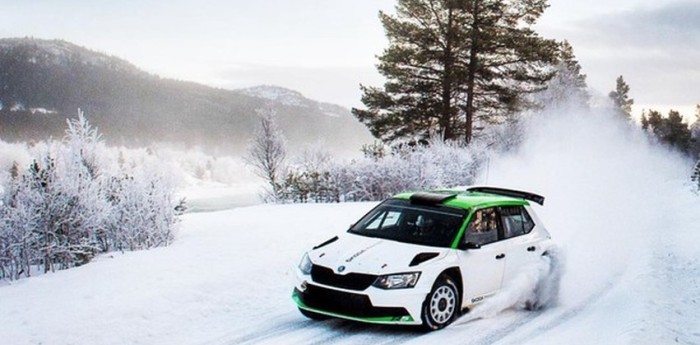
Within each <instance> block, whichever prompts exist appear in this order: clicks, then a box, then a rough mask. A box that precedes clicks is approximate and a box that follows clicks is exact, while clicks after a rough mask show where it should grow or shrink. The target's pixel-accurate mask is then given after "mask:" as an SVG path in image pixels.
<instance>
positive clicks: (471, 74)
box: [464, 0, 479, 144]
mask: <svg viewBox="0 0 700 345" xmlns="http://www.w3.org/2000/svg"><path fill="white" fill-rule="evenodd" d="M472 11H473V12H472V16H473V17H474V19H473V20H472V25H471V26H472V28H471V30H472V32H471V41H472V42H471V43H472V44H471V48H470V49H469V68H468V71H467V73H468V74H467V105H466V109H465V116H466V119H465V129H464V142H465V144H469V143H471V141H472V127H473V122H474V121H473V119H474V84H475V78H476V69H477V67H478V64H477V52H478V49H479V48H478V43H479V29H478V28H479V0H474V3H473V5H472Z"/></svg>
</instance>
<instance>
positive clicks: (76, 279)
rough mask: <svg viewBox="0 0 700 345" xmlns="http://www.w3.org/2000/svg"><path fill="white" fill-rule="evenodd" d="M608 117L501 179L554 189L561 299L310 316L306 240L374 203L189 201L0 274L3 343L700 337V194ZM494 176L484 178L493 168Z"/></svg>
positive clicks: (540, 134)
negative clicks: (27, 270) (39, 265)
mask: <svg viewBox="0 0 700 345" xmlns="http://www.w3.org/2000/svg"><path fill="white" fill-rule="evenodd" d="M603 122H604V121H584V120H582V119H572V118H569V119H554V120H551V121H549V122H548V125H547V126H541V127H540V128H538V129H537V130H536V131H535V132H534V134H533V135H532V136H531V138H530V139H528V141H527V142H526V143H525V145H524V147H523V149H522V151H520V152H517V153H516V154H513V155H512V156H507V157H501V158H499V159H494V160H492V162H491V167H490V176H489V177H488V182H489V183H490V184H494V185H501V186H507V187H512V188H519V189H525V190H532V191H535V192H538V193H541V194H543V195H545V196H546V197H547V200H546V202H545V206H544V207H539V208H538V210H537V212H538V214H539V215H540V217H541V218H542V219H543V221H544V222H545V224H546V225H547V227H548V228H549V230H550V232H551V234H552V236H553V238H554V239H555V240H556V241H557V242H558V243H559V244H560V245H561V247H562V250H563V252H564V253H565V258H566V269H565V272H564V275H563V278H562V286H561V287H562V289H561V296H560V302H559V305H558V306H556V307H553V308H549V309H546V310H542V311H539V312H528V311H524V310H521V309H519V308H508V307H510V305H509V303H508V301H509V298H507V297H508V294H509V293H516V292H517V290H518V289H519V288H523V287H518V286H513V287H509V289H506V291H504V292H503V293H502V294H501V295H500V297H498V296H497V297H494V298H492V299H491V300H487V302H485V303H484V304H483V305H482V306H481V307H480V308H475V309H474V310H473V311H472V312H471V313H469V314H467V315H465V316H463V317H462V318H461V319H460V320H458V321H457V322H456V324H453V325H451V326H449V327H448V328H446V329H444V330H442V331H439V332H434V333H429V334H424V333H420V332H417V331H416V330H415V329H411V328H397V327H385V326H372V325H364V324H358V323H353V322H347V321H339V320H332V321H327V322H312V321H310V320H307V319H305V318H304V317H303V316H301V315H300V314H299V313H298V312H297V310H296V307H295V305H294V303H293V302H292V300H291V298H290V294H291V290H292V282H291V275H290V270H291V269H292V267H294V266H295V265H296V264H297V263H298V260H299V259H300V257H301V255H302V253H303V252H304V251H305V250H306V249H308V248H310V247H311V246H313V245H315V244H318V243H320V242H322V241H324V240H326V239H328V238H330V237H332V236H333V235H335V234H337V233H338V232H340V231H344V230H345V229H346V228H347V227H348V225H349V224H351V223H353V222H354V221H355V220H356V219H357V218H358V217H360V216H361V215H362V214H364V213H365V212H366V211H368V210H369V209H370V208H371V207H372V206H373V205H374V204H373V203H351V204H330V205H279V206H270V205H261V206H253V207H242V208H237V209H234V210H227V211H221V212H203V213H192V214H187V215H185V216H184V217H183V222H182V224H181V230H180V232H179V234H178V236H177V241H176V242H175V243H174V244H173V245H171V246H169V247H167V248H158V249H154V250H148V251H142V252H133V253H125V254H121V253H114V254H111V255H106V256H102V257H100V258H98V259H96V260H95V261H94V262H92V263H90V264H88V265H85V266H82V267H78V268H75V269H71V270H67V271H61V272H57V273H53V274H48V275H44V276H38V277H33V278H30V279H23V280H20V281H17V282H13V283H11V284H9V285H8V284H4V285H2V286H0V344H12V345H23V344H43V345H52V344H76V345H83V344H85V345H88V344H89V345H102V344H106V345H107V344H114V345H117V344H119V345H123V344H163V345H165V344H168V345H171V344H193V345H196V344H201V345H214V344H216V345H219V344H280V343H283V344H394V343H396V344H425V343H430V342H431V341H440V343H442V344H635V345H636V344H650V345H651V344H700V312H698V310H699V309H700V308H699V307H700V231H699V230H698V229H700V197H698V196H697V195H695V194H693V193H691V192H690V191H689V190H690V187H689V186H688V185H684V184H683V181H685V180H687V167H686V166H685V165H684V162H682V161H681V160H680V159H678V158H676V156H675V155H673V154H671V153H669V152H664V151H659V150H656V149H653V148H651V147H648V146H645V144H644V143H643V142H642V141H641V139H640V138H638V137H636V136H634V135H629V134H628V133H626V132H625V130H624V129H622V128H617V127H615V126H611V125H609V124H605V123H603ZM484 180H485V177H484Z"/></svg>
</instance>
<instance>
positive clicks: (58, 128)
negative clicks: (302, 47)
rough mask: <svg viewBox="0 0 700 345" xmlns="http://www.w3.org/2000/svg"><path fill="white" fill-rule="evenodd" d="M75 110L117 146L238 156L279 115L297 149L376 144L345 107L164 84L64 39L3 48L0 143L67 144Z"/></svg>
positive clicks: (277, 90)
mask: <svg viewBox="0 0 700 345" xmlns="http://www.w3.org/2000/svg"><path fill="white" fill-rule="evenodd" d="M78 108H80V109H82V110H83V111H84V112H85V113H86V116H87V117H88V119H89V120H90V121H91V122H92V123H93V124H95V125H96V126H97V127H98V128H99V129H100V131H102V132H103V133H104V135H105V138H106V140H107V141H108V143H110V144H117V145H128V146H140V145H148V144H151V143H155V142H171V143H181V144H184V145H198V146H204V147H212V148H215V149H217V150H219V151H220V150H221V149H223V150H225V151H230V152H235V153H240V152H242V150H243V149H244V147H245V145H246V143H247V140H248V139H249V138H250V137H251V135H252V132H253V130H254V128H255V126H256V125H257V123H258V115H257V114H256V110H258V109H264V108H272V109H274V110H275V111H276V113H277V119H278V122H279V125H280V127H281V128H282V130H283V131H284V133H285V135H286V136H287V139H288V141H289V143H290V145H291V146H293V147H294V146H300V145H304V144H312V143H315V142H319V141H320V142H324V143H325V145H326V146H328V147H329V148H330V149H340V150H343V149H344V150H359V148H360V146H361V144H363V143H367V142H369V141H371V140H372V137H371V135H370V134H369V131H368V130H367V129H366V128H365V126H364V125H362V124H361V123H359V122H358V121H357V120H356V119H355V118H354V117H353V116H352V114H351V113H350V111H349V110H348V109H346V108H343V107H341V106H338V105H333V104H328V103H322V102H317V101H314V100H311V99H308V98H306V97H304V96H303V95H302V94H301V93H299V92H297V91H293V90H289V89H285V88H281V87H277V86H267V85H265V86H257V87H252V88H247V89H241V90H224V89H218V88H213V87H209V86H205V85H201V84H197V83H192V82H185V81H178V80H172V79H165V78H160V77H158V76H156V75H152V74H149V73H146V72H144V71H142V70H140V69H138V68H137V67H136V66H134V65H132V64H131V63H129V62H127V61H124V60H122V59H119V58H116V57H112V56H108V55H106V54H102V53H98V52H95V51H91V50H89V49H86V48H83V47H79V46H77V45H74V44H72V43H69V42H65V41H62V40H40V39H32V38H21V39H18V38H9V39H0V139H3V140H6V141H7V140H9V141H26V140H43V139H46V138H48V137H50V136H53V137H62V136H63V131H64V129H65V119H66V118H67V117H75V116H76V115H77V110H78Z"/></svg>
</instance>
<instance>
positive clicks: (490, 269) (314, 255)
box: [292, 187, 555, 330]
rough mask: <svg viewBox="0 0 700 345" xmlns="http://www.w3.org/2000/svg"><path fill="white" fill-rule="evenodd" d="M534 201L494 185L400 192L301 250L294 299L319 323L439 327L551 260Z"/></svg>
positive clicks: (535, 304) (533, 303)
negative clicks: (530, 268)
mask: <svg viewBox="0 0 700 345" xmlns="http://www.w3.org/2000/svg"><path fill="white" fill-rule="evenodd" d="M531 201H532V202H535V203H538V204H543V203H544V197H542V196H539V195H536V194H533V193H528V192H521V191H515V190H509V189H502V188H494V187H472V188H468V189H467V190H466V191H464V190H462V191H455V190H445V191H432V192H419V193H404V194H399V195H396V196H394V197H392V198H390V199H387V200H385V201H383V202H382V203H380V204H379V205H378V206H377V207H375V208H374V209H372V210H371V211H370V212H369V213H367V214H366V215H365V216H364V217H362V218H361V219H360V220H359V221H358V222H357V223H356V224H354V225H353V226H352V227H351V228H350V229H349V230H348V231H347V233H344V234H342V235H339V236H336V237H333V238H331V239H330V240H328V241H326V242H323V243H321V244H319V245H318V246H316V247H314V248H313V249H312V250H310V251H308V252H307V253H305V254H304V256H303V258H302V259H301V262H300V263H299V265H298V268H297V269H296V280H297V282H296V286H295V288H294V292H293V295H292V298H293V299H294V301H295V302H296V304H297V306H298V307H299V310H300V311H301V312H302V314H304V315H306V316H307V317H310V318H313V319H323V318H327V317H337V318H343V319H349V320H355V321H362V322H370V323H381V324H410V325H423V326H424V327H425V328H427V329H429V330H436V329H440V328H443V327H445V326H446V325H448V324H450V323H451V322H452V321H454V320H455V319H456V318H457V317H458V316H459V315H460V313H462V312H463V311H464V310H468V309H469V308H470V307H471V306H473V305H475V304H477V303H480V302H482V301H483V300H484V299H486V298H488V297H489V296H491V295H493V294H495V293H497V292H498V291H499V290H500V289H501V288H502V287H503V284H504V282H508V281H509V280H511V279H513V278H514V277H515V276H516V275H517V274H518V273H519V272H520V271H521V270H523V269H524V267H526V266H527V265H531V264H532V263H535V262H537V261H538V260H548V255H549V252H548V250H550V249H552V248H553V243H552V240H551V239H550V235H549V233H548V232H547V230H546V229H545V227H544V226H543V225H542V222H541V221H540V220H539V218H538V217H537V216H536V215H535V212H534V211H533V209H532V207H531V206H530V202H531ZM548 262H551V264H550V265H554V264H555V260H549V261H548ZM553 270H554V267H550V271H551V272H553ZM532 295H533V296H537V294H532ZM533 299H534V300H532V301H528V307H531V308H538V307H540V304H541V303H542V301H539V300H537V298H535V297H533Z"/></svg>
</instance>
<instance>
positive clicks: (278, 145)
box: [245, 109, 287, 200]
mask: <svg viewBox="0 0 700 345" xmlns="http://www.w3.org/2000/svg"><path fill="white" fill-rule="evenodd" d="M258 114H259V115H260V123H259V125H258V127H257V128H256V130H255V133H254V134H253V138H252V139H251V141H250V143H249V144H248V150H247V153H246V156H245V160H246V162H247V163H248V164H249V165H251V166H252V167H253V170H254V172H255V174H256V175H258V176H259V177H261V178H263V179H264V180H265V181H266V182H267V183H268V184H269V187H270V191H269V193H268V195H266V197H267V198H266V199H268V198H270V199H272V200H274V199H276V198H277V196H278V194H279V191H280V179H281V175H282V173H283V169H284V164H285V159H286V156H287V152H286V149H285V146H286V140H285V139H284V135H283V134H282V131H281V130H280V129H279V127H278V126H277V122H276V121H275V115H276V112H275V111H274V110H273V109H267V110H260V111H258Z"/></svg>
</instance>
